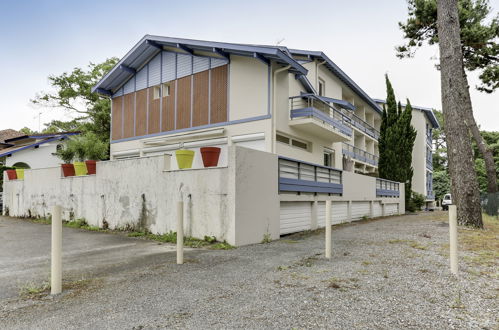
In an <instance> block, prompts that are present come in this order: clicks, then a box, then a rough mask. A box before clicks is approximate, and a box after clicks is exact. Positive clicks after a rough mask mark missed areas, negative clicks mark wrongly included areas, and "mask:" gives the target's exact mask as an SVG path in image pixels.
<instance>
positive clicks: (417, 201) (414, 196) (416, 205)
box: [406, 191, 426, 212]
mask: <svg viewBox="0 0 499 330" xmlns="http://www.w3.org/2000/svg"><path fill="white" fill-rule="evenodd" d="M425 200H426V197H425V196H424V195H423V194H419V193H417V192H415V191H412V192H411V195H410V198H409V201H408V205H407V206H406V209H407V210H408V211H410V212H415V211H419V210H421V208H422V207H423V206H424V204H425Z"/></svg>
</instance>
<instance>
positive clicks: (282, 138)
mask: <svg viewBox="0 0 499 330" xmlns="http://www.w3.org/2000/svg"><path fill="white" fill-rule="evenodd" d="M275 137H276V141H277V142H280V143H284V144H287V145H290V146H292V147H296V148H300V149H303V150H308V145H309V144H308V143H307V142H304V141H300V140H297V139H293V138H290V137H287V136H284V135H282V134H276V136H275Z"/></svg>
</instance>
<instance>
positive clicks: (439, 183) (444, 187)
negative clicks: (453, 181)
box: [433, 171, 450, 200]
mask: <svg viewBox="0 0 499 330" xmlns="http://www.w3.org/2000/svg"><path fill="white" fill-rule="evenodd" d="M433 191H434V192H435V199H436V200H442V198H443V197H444V195H445V194H447V193H448V192H449V191H450V180H449V174H448V173H447V171H435V172H433Z"/></svg>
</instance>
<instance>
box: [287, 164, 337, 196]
mask: <svg viewBox="0 0 499 330" xmlns="http://www.w3.org/2000/svg"><path fill="white" fill-rule="evenodd" d="M341 174H342V172H341V170H338V169H335V168H332V167H327V166H321V165H317V164H312V163H307V162H302V161H299V160H296V159H291V158H286V157H279V191H293V192H313V193H328V194H335V195H341V194H342V193H343V184H342V175H341Z"/></svg>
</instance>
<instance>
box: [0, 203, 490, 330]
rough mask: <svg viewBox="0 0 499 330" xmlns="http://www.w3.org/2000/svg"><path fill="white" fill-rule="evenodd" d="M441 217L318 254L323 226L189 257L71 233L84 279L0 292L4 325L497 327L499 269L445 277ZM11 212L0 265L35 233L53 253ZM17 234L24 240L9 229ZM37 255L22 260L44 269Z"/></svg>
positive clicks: (34, 244)
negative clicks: (27, 292)
mask: <svg viewBox="0 0 499 330" xmlns="http://www.w3.org/2000/svg"><path fill="white" fill-rule="evenodd" d="M436 216H437V214H436V212H430V213H422V214H419V215H411V216H397V217H390V218H386V219H380V220H375V221H361V222H358V223H354V224H351V225H341V226H336V227H333V233H332V237H333V256H332V258H331V259H330V260H326V259H325V258H324V257H323V251H324V233H323V231H322V232H318V233H316V234H313V233H311V234H306V235H295V236H289V237H283V238H282V239H281V240H279V241H275V242H272V243H269V244H256V245H251V246H244V247H240V248H237V249H234V250H227V251H218V250H204V249H196V250H190V251H186V253H185V259H186V263H185V264H184V265H176V264H175V254H174V253H173V252H165V250H163V249H166V248H167V247H166V246H157V245H155V244H154V243H150V242H144V241H142V240H140V239H132V238H126V237H121V236H117V235H111V234H99V233H81V232H80V231H77V232H74V235H75V236H72V237H73V239H72V241H73V242H71V243H67V244H76V246H75V248H74V249H75V250H74V251H75V253H76V255H78V256H79V257H78V258H77V259H72V258H73V257H72V256H69V257H67V258H66V261H67V262H66V264H68V263H71V261H72V262H73V264H74V266H73V267H72V268H71V269H70V266H66V268H65V269H66V271H65V274H66V273H67V272H70V273H71V275H72V276H84V277H85V279H88V283H87V284H86V286H84V287H83V288H79V289H72V288H69V289H66V290H65V291H64V293H63V294H62V295H60V296H56V297H51V296H42V297H35V298H26V297H12V296H11V298H8V299H3V300H2V299H0V328H2V329H163V328H166V329H171V328H174V329H199V328H203V329H235V328H238V329H239V328H241V329H262V328H263V329H276V328H277V329H308V328H310V329H316V328H332V329H402V328H403V329H498V328H499V320H498V315H499V299H498V293H499V283H498V277H497V269H496V270H495V274H494V269H491V268H483V267H482V268H480V267H478V266H471V265H470V264H467V263H466V262H465V259H464V258H461V259H460V276H459V278H455V277H454V276H452V275H450V273H449V266H448V265H449V263H448V256H447V255H446V251H447V249H448V247H447V246H446V244H447V242H448V225H447V223H445V222H443V221H442V218H440V219H438V218H436ZM12 221H14V220H6V219H2V222H0V224H2V225H4V227H1V228H0V229H1V230H2V232H3V230H4V229H5V227H7V228H10V229H9V230H10V233H9V234H7V235H4V234H2V235H3V236H2V240H3V239H4V238H8V239H9V240H10V243H9V244H10V246H11V248H9V250H10V251H11V253H14V254H15V257H13V256H11V253H6V252H5V251H2V252H1V253H2V254H1V255H0V256H1V259H0V265H1V269H2V270H4V269H5V268H6V266H7V268H8V269H9V270H8V271H7V273H12V272H13V269H17V271H18V272H19V273H22V274H25V272H23V269H24V268H25V267H28V266H26V265H27V264H30V263H36V262H34V261H33V260H32V259H33V258H34V257H36V256H38V257H41V256H42V255H45V253H41V252H38V250H39V244H41V243H42V242H39V241H40V240H42V241H43V245H42V246H41V248H40V250H42V249H45V251H48V250H47V247H48V245H47V244H46V242H45V239H41V238H40V239H32V237H31V236H37V235H40V233H44V235H45V236H47V232H48V226H46V227H44V226H43V225H36V224H31V223H23V222H15V224H12V223H10V222H12ZM25 227H29V228H25ZM66 232H68V230H66V231H65V233H66ZM19 233H24V238H19V239H18V238H14V237H18V236H21V235H19ZM71 235H73V231H71V233H69V234H66V237H67V238H68V237H71ZM12 240H24V245H23V244H22V243H21V242H17V241H16V242H12ZM86 240H89V241H88V244H87V243H85V244H83V243H77V242H76V241H86ZM4 244H5V243H4V241H2V247H3V245H4ZM80 244H81V245H80ZM128 244H132V245H128ZM120 245H121V247H119V246H120ZM98 246H100V247H101V248H102V249H103V250H101V251H94V252H91V253H90V255H91V256H92V257H90V258H86V257H85V249H89V250H95V249H98ZM16 247H17V248H16ZM20 248H23V250H22V251H19V249H20ZM170 248H173V247H172V246H170ZM0 250H4V249H3V248H2V249H0ZM77 251H79V252H77ZM31 254H35V255H31ZM461 257H464V256H463V255H462V254H461ZM101 258H102V259H103V260H106V261H105V262H104V261H103V260H99V259H101ZM89 259H91V260H93V263H92V264H93V266H92V267H90V268H89V269H90V270H92V271H90V272H87V271H86V270H85V268H84V264H85V263H86V262H87V261H88V260H89ZM26 260H32V261H31V262H29V263H27V262H26ZM36 260H38V259H35V261H36ZM124 260H126V262H125V261H124ZM4 261H5V263H4ZM7 261H8V262H9V264H8V265H7V264H6V262H7ZM43 262H44V265H45V266H41V267H35V268H33V267H31V266H30V268H29V269H30V270H31V271H32V272H37V271H42V270H44V267H47V265H48V261H47V260H45V261H43ZM122 262H125V263H122ZM108 265H115V266H113V267H111V268H108ZM484 267H485V266H484ZM484 274H485V275H484ZM46 275H47V272H46V269H45V273H43V276H40V277H39V278H43V277H44V276H46ZM4 276H5V275H4ZM9 276H10V278H13V275H9ZM31 276H33V277H36V276H35V275H34V274H31ZM3 279H4V278H2V279H1V281H0V282H1V283H3V282H4V281H3ZM2 285H4V284H2ZM3 288H4V287H3V286H2V290H3Z"/></svg>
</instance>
